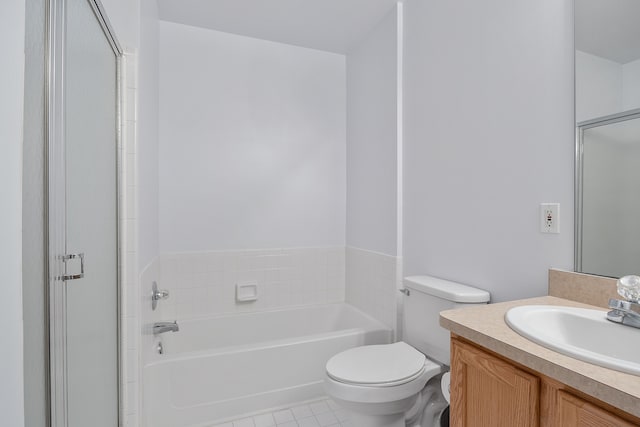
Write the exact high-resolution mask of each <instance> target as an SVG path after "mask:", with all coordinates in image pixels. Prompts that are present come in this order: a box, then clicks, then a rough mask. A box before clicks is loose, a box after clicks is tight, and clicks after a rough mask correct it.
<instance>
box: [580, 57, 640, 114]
mask: <svg viewBox="0 0 640 427" xmlns="http://www.w3.org/2000/svg"><path fill="white" fill-rule="evenodd" d="M636 108H640V59H639V60H636V61H632V62H628V63H626V64H619V63H617V62H614V61H610V60H608V59H605V58H601V57H599V56H595V55H591V54H588V53H585V52H581V51H576V121H577V122H578V123H579V122H582V121H585V120H589V119H595V118H597V117H603V116H608V115H610V114H615V113H619V112H622V111H628V110H633V109H636Z"/></svg>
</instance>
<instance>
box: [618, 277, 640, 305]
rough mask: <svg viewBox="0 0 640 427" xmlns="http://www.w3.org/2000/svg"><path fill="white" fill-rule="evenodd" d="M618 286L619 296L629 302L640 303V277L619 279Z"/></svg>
mask: <svg viewBox="0 0 640 427" xmlns="http://www.w3.org/2000/svg"><path fill="white" fill-rule="evenodd" d="M616 286H617V288H618V295H620V296H621V297H623V298H624V299H626V300H627V301H631V302H633V303H637V302H639V301H640V276H634V275H631V276H623V277H621V278H619V279H618V281H617V282H616Z"/></svg>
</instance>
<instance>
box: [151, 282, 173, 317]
mask: <svg viewBox="0 0 640 427" xmlns="http://www.w3.org/2000/svg"><path fill="white" fill-rule="evenodd" d="M167 298H169V291H167V290H166V289H158V284H157V283H156V282H153V284H152V285H151V309H152V310H155V309H156V307H157V306H158V301H160V300H163V299H167Z"/></svg>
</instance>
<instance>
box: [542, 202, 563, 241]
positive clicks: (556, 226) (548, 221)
mask: <svg viewBox="0 0 640 427" xmlns="http://www.w3.org/2000/svg"><path fill="white" fill-rule="evenodd" d="M540 232H541V233H552V234H558V233H560V203H541V204H540Z"/></svg>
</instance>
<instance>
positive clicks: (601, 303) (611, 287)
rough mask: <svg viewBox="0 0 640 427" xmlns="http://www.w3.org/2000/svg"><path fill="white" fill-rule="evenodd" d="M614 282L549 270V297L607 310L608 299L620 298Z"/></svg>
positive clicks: (612, 280) (586, 275) (603, 278)
mask: <svg viewBox="0 0 640 427" xmlns="http://www.w3.org/2000/svg"><path fill="white" fill-rule="evenodd" d="M616 282H617V280H616V279H613V278H611V277H603V276H596V275H592V274H583V273H575V272H573V271H565V270H558V269H550V270H549V295H551V296H554V297H558V298H564V299H568V300H572V301H577V302H581V303H583V304H589V305H595V306H596V307H602V308H608V307H609V305H608V302H609V298H616V299H619V298H620V296H619V295H618V292H617V288H616Z"/></svg>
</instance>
